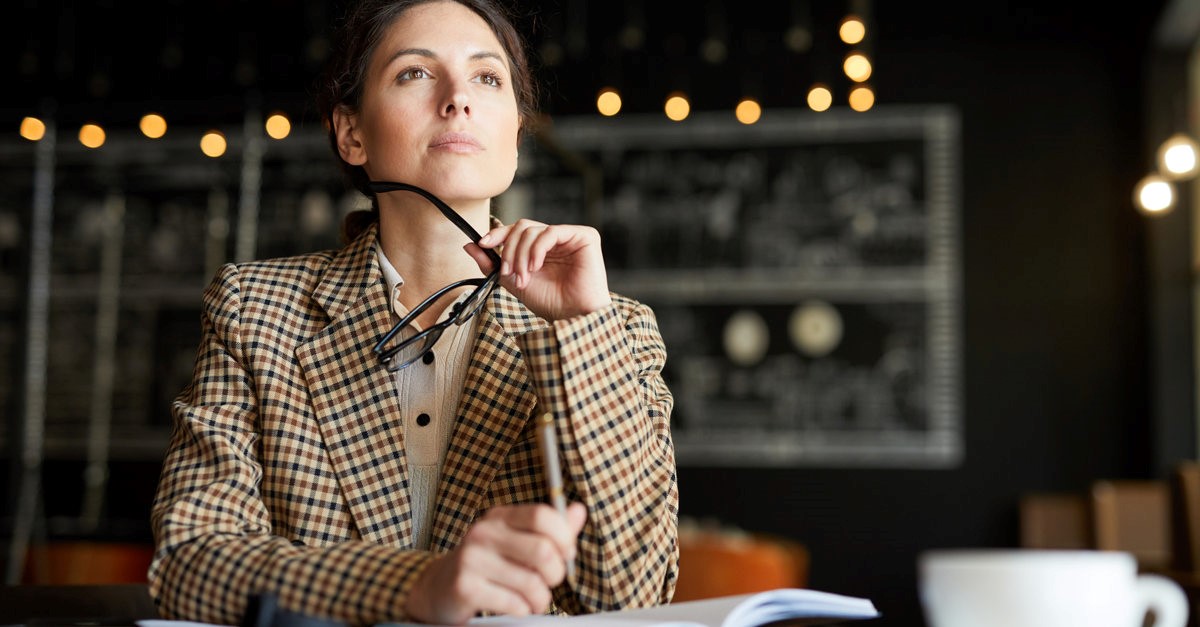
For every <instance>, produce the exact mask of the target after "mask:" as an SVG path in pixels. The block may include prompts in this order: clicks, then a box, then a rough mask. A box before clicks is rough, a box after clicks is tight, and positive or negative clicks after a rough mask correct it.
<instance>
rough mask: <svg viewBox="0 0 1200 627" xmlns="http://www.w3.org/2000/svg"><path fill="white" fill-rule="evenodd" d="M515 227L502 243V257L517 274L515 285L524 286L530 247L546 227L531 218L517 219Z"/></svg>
mask: <svg viewBox="0 0 1200 627" xmlns="http://www.w3.org/2000/svg"><path fill="white" fill-rule="evenodd" d="M516 227H517V228H516V229H514V230H513V231H512V232H510V233H509V236H508V241H507V242H505V244H504V258H505V259H507V260H508V262H509V268H510V269H511V271H512V273H513V274H515V275H517V286H518V287H525V286H526V285H527V284H528V282H529V255H530V249H531V248H532V247H533V242H534V240H536V239H537V236H538V235H539V234H540V233H541V232H542V230H543V229H545V228H546V227H545V225H543V224H539V223H537V222H533V221H532V220H519V221H518V222H517V224H516Z"/></svg>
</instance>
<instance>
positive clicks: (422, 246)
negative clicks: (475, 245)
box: [378, 191, 490, 300]
mask: <svg viewBox="0 0 1200 627" xmlns="http://www.w3.org/2000/svg"><path fill="white" fill-rule="evenodd" d="M378 198H379V241H380V245H382V246H383V253H384V254H385V255H387V258H388V261H391V262H392V265H393V266H395V267H396V270H397V271H398V272H399V273H400V276H402V277H404V282H405V284H406V285H408V286H411V287H412V288H414V289H413V291H415V292H417V293H419V294H421V295H422V297H423V296H424V295H426V294H429V293H431V292H433V291H435V290H437V289H439V288H441V287H442V286H444V285H446V284H448V283H451V282H453V281H457V280H459V279H466V278H470V277H477V276H482V273H481V272H480V271H479V265H478V264H476V263H475V261H474V260H473V259H472V258H471V257H470V255H468V254H467V253H466V252H465V251H463V246H465V245H466V244H467V243H468V242H470V241H471V240H470V238H469V237H467V235H466V234H465V233H463V232H462V231H460V230H459V229H458V227H457V226H455V225H454V224H453V223H452V222H450V220H448V219H447V218H446V216H444V215H442V212H441V211H439V210H438V208H437V207H435V206H434V205H433V203H431V202H429V201H428V200H426V199H425V198H423V197H421V196H419V195H417V194H415V193H412V192H407V191H396V192H388V193H385V194H380V195H379V196H378ZM448 204H450V207H451V208H453V209H454V210H455V211H456V212H457V213H458V214H459V215H461V216H462V217H463V218H464V219H465V220H466V221H467V222H468V223H470V224H471V226H473V227H475V230H476V231H478V232H479V233H480V234H481V235H482V234H483V233H486V232H487V231H488V226H489V210H490V201H488V200H482V201H475V202H471V203H461V202H460V203H448ZM406 291H408V290H406ZM410 293H411V292H410ZM418 300H419V299H418Z"/></svg>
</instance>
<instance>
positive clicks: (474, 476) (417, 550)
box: [149, 0, 678, 624]
mask: <svg viewBox="0 0 1200 627" xmlns="http://www.w3.org/2000/svg"><path fill="white" fill-rule="evenodd" d="M327 76H328V77H330V78H328V79H327V80H326V86H325V90H326V91H325V93H323V94H322V95H321V97H320V100H321V108H322V115H323V117H324V119H325V122H326V124H327V126H328V129H329V135H330V140H331V143H332V145H333V147H334V150H335V152H336V154H337V155H338V157H339V159H340V162H341V165H342V167H343V168H344V169H345V170H346V172H347V173H348V175H349V179H350V180H351V181H352V183H353V184H354V185H355V186H356V187H357V188H358V189H360V190H361V191H363V192H364V193H365V194H367V195H368V196H369V197H371V199H372V201H373V207H374V208H373V210H372V211H371V212H368V213H365V214H363V215H352V216H351V218H352V219H350V220H348V223H347V226H348V234H349V235H350V236H351V237H352V239H351V240H350V241H349V243H348V244H347V245H346V246H345V248H343V249H341V250H337V251H326V252H321V253H313V254H308V255H302V256H298V257H293V258H287V259H273V260H266V261H260V262H254V263H247V264H241V265H232V264H230V265H226V266H225V267H223V268H221V270H220V271H219V272H218V273H217V276H216V277H215V278H214V280H213V282H212V283H211V285H210V286H209V287H208V289H207V290H206V291H205V294H204V307H203V311H204V316H203V338H202V340H201V345H200V347H199V352H198V357H197V362H196V367H195V371H194V377H193V380H192V382H191V384H190V385H189V386H188V387H187V388H186V389H185V390H184V391H183V392H182V393H181V394H180V396H179V397H178V398H177V399H176V401H175V403H174V404H173V408H172V410H173V417H174V430H173V436H172V440H171V445H170V449H169V452H168V455H167V458H166V460H165V462H164V467H163V472H162V476H161V479H160V484H159V489H158V493H157V496H156V499H155V503H154V507H153V513H152V520H153V526H154V531H155V537H156V542H157V552H156V555H155V560H154V563H153V564H152V565H151V568H150V572H149V576H150V585H151V591H152V594H153V595H154V597H155V599H156V601H157V603H158V604H159V608H160V610H161V612H162V614H163V615H164V616H167V617H173V618H183V619H191V620H199V621H206V622H213V623H226V624H237V623H238V622H239V621H240V620H241V617H242V614H243V613H244V611H245V607H246V602H247V598H248V597H249V595H251V594H254V593H272V594H275V595H277V597H278V601H279V603H280V606H281V607H283V608H285V609H289V610H292V611H298V612H304V613H306V614H310V615H313V616H320V617H326V618H332V619H336V620H340V621H344V622H350V623H359V624H368V623H376V622H387V621H423V622H435V623H462V622H465V621H466V620H468V619H469V618H471V617H472V616H475V615H477V614H480V613H506V614H516V615H521V614H528V613H540V612H546V611H555V612H567V613H584V612H592V611H598V610H608V609H617V608H623V607H634V606H645V605H652V604H657V603H663V602H667V601H669V600H670V598H671V594H672V593H673V590H674V585H675V577H676V567H677V557H678V550H677V547H676V544H675V542H676V523H677V506H678V492H677V486H676V481H675V463H674V453H673V447H672V443H671V438H670V433H669V414H670V410H671V406H672V398H671V395H670V392H669V391H668V390H667V388H666V386H665V385H664V383H663V379H662V377H661V370H662V367H663V363H664V360H665V353H664V347H663V344H662V339H661V337H660V336H659V333H658V328H657V325H656V323H655V320H654V317H653V314H652V312H651V311H650V310H649V309H648V308H647V307H645V306H644V305H641V304H639V303H637V302H635V301H632V300H630V299H627V298H623V297H621V296H617V295H613V294H610V293H609V291H608V287H607V278H606V274H605V270H604V265H603V259H602V257H601V253H600V241H599V236H598V234H597V232H596V231H595V230H594V229H591V228H587V227H583V226H571V225H554V226H549V225H546V224H541V223H538V222H534V221H530V220H520V221H518V222H516V223H515V224H512V225H500V224H498V223H494V222H492V221H491V220H490V218H489V207H490V204H491V199H492V198H493V197H495V196H496V195H498V194H500V193H501V192H503V191H504V190H505V189H507V187H508V186H509V185H510V184H511V182H512V179H513V176H514V174H515V171H516V166H517V158H518V156H517V146H518V143H519V135H520V133H521V130H522V127H523V126H524V125H525V124H526V123H528V122H529V121H530V115H531V113H532V103H533V96H532V84H531V82H530V77H529V71H528V68H527V65H526V61H525V57H524V53H523V51H522V48H521V43H520V40H519V37H518V36H517V33H516V31H515V30H514V28H513V26H512V25H511V23H510V22H509V21H508V20H507V19H506V18H505V16H504V15H503V13H502V12H501V11H500V10H499V9H498V8H497V7H496V6H495V5H494V4H493V3H492V0H459V1H456V2H455V1H449V0H440V1H436V0H435V1H429V0H425V1H422V0H415V1H414V0H409V1H403V0H392V1H383V0H367V1H366V2H362V3H361V4H359V5H357V6H355V7H354V8H352V9H351V10H350V11H349V13H348V15H347V18H346V20H345V21H344V23H343V25H342V27H341V29H340V34H339V39H338V44H337V45H336V46H335V50H334V53H333V55H332V59H331V63H330V68H329V71H328V73H327ZM439 199H440V200H441V201H445V205H439ZM439 208H441V209H442V210H441V211H439V210H438V209H439ZM459 216H461V219H460V218H459ZM447 218H451V219H450V220H448V219H447ZM454 220H459V221H460V222H461V220H465V223H456V222H455V221H454ZM473 231H478V232H483V233H485V235H484V236H483V237H482V238H480V239H479V241H478V242H472V241H470V239H473V237H472V238H466V237H464V235H463V233H464V232H466V233H471V232H473ZM464 250H465V253H464ZM497 262H498V263H497ZM482 276H487V277H489V278H491V277H497V278H498V284H499V286H498V287H496V285H495V280H494V279H492V280H488V279H482V278H479V277H482ZM447 285H451V286H452V287H451V288H450V289H448V290H446V291H445V293H444V294H443V295H441V296H437V294H438V293H439V290H441V289H442V288H443V287H444V286H447ZM431 294H433V295H435V297H434V298H433V299H432V300H431V301H429V302H426V303H424V304H420V303H422V301H423V300H425V299H426V297H427V296H430V295H431ZM397 321H399V322H400V323H402V324H400V328H397V329H394V332H393V333H389V330H391V329H393V327H394V326H396V325H397ZM439 322H440V324H439ZM422 332H424V334H422ZM413 337H416V338H417V339H416V340H414V341H412V342H408V344H407V345H405V346H400V344H401V342H403V341H405V340H406V339H409V338H413ZM381 338H382V340H381ZM373 348H374V349H375V350H372V349H373ZM547 412H549V413H550V414H551V415H552V416H553V418H554V424H555V428H556V430H557V433H558V435H559V438H560V447H561V450H562V473H563V485H564V487H565V492H566V495H567V497H568V499H569V500H570V501H572V503H571V505H570V507H569V508H568V509H567V511H566V514H565V516H564V515H562V514H560V513H559V512H558V511H556V510H555V509H554V508H552V507H550V506H549V505H547V503H548V502H549V495H548V494H547V488H546V485H547V475H546V473H545V472H544V471H543V469H542V463H541V461H540V458H539V454H538V450H537V436H536V429H535V426H536V421H535V417H537V416H541V415H542V414H544V413H547ZM568 566H570V568H568ZM572 569H573V573H571V574H570V576H568V572H569V571H570V570H572Z"/></svg>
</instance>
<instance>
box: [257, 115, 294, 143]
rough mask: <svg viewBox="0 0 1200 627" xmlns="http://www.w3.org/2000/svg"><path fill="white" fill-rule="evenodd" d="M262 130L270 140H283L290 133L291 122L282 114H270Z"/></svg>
mask: <svg viewBox="0 0 1200 627" xmlns="http://www.w3.org/2000/svg"><path fill="white" fill-rule="evenodd" d="M263 128H264V129H265V130H266V131H267V135H269V136H270V137H271V138H272V139H283V138H285V137H287V136H288V135H290V134H291V133H292V121H291V120H289V119H288V118H287V116H286V115H284V114H282V113H272V114H271V116H270V117H268V118H267V121H266V122H265V123H264V124H263Z"/></svg>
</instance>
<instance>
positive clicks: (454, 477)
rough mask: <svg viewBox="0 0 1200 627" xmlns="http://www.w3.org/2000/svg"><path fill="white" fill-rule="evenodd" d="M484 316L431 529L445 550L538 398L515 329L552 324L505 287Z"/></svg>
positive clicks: (468, 519) (462, 530)
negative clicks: (525, 307) (529, 308)
mask: <svg viewBox="0 0 1200 627" xmlns="http://www.w3.org/2000/svg"><path fill="white" fill-rule="evenodd" d="M479 316H480V320H479V335H478V337H477V338H476V341H475V349H474V351H472V354H471V361H470V364H469V365H468V366H467V376H466V379H465V382H464V385H463V400H462V403H461V405H460V406H459V410H458V419H457V420H456V421H455V425H454V432H453V434H452V435H451V436H450V448H449V450H447V452H446V460H445V462H444V463H443V464H442V476H441V482H440V486H439V489H438V498H437V509H436V510H435V513H434V520H433V533H432V535H431V538H432V540H431V545H432V548H433V549H435V550H439V551H446V550H449V549H451V548H453V547H455V546H457V545H458V543H459V542H460V541H461V540H462V537H463V535H464V534H466V532H467V529H468V528H469V527H470V525H471V523H472V522H474V520H475V517H476V515H477V514H478V513H479V509H480V507H482V505H483V501H484V499H485V497H486V496H487V493H488V489H489V486H490V485H491V483H492V480H493V479H494V478H495V476H496V473H497V472H499V470H500V468H501V467H502V466H503V465H504V462H505V459H506V458H507V457H508V452H509V449H511V448H512V446H513V444H514V443H516V441H517V438H518V437H519V436H520V435H521V433H522V431H523V430H524V429H525V426H526V424H527V422H528V420H529V416H530V415H531V413H532V410H533V407H534V405H536V404H537V396H536V394H535V393H534V390H533V387H532V385H531V383H530V381H529V374H528V371H527V369H526V366H525V362H524V360H523V359H522V357H521V352H520V349H518V348H517V345H516V342H515V341H514V340H513V336H514V335H517V334H520V333H525V332H527V331H529V330H531V329H533V328H535V327H537V326H545V324H546V323H545V322H544V321H542V320H540V319H538V318H536V317H534V316H532V314H530V313H529V312H528V311H527V310H525V309H524V307H522V306H521V305H520V304H519V303H518V302H517V301H516V299H515V298H513V297H512V296H511V295H509V294H508V293H507V292H504V291H503V290H497V291H496V292H495V293H494V294H493V295H492V300H491V302H490V303H489V306H488V307H485V308H484V309H483V311H481V312H480V313H479Z"/></svg>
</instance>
